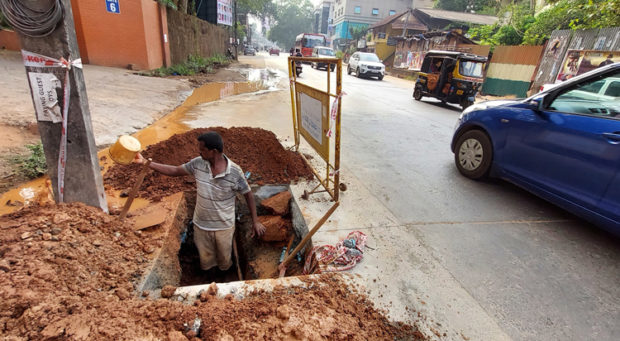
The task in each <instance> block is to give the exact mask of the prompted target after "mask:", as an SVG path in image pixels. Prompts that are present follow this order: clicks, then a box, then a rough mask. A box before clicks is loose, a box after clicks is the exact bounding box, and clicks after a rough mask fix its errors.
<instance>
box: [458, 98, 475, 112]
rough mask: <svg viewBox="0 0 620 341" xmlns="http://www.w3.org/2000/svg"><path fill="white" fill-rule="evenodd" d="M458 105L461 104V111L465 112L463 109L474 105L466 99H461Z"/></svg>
mask: <svg viewBox="0 0 620 341" xmlns="http://www.w3.org/2000/svg"><path fill="white" fill-rule="evenodd" d="M460 104H461V108H463V110H465V109H467V107H469V106H470V105H472V104H474V102H472V101H470V100H468V99H466V98H463V99H461V103H460Z"/></svg>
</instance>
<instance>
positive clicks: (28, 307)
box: [0, 204, 421, 340]
mask: <svg viewBox="0 0 620 341" xmlns="http://www.w3.org/2000/svg"><path fill="white" fill-rule="evenodd" d="M161 241H162V239H161V236H158V235H157V234H156V233H154V234H148V233H138V234H136V233H134V232H133V231H132V230H131V228H130V227H129V226H128V225H126V224H124V223H121V222H119V221H118V220H117V219H116V218H113V217H110V216H108V215H106V214H105V213H103V212H101V211H100V210H98V209H95V208H91V207H87V206H84V205H81V204H70V205H58V206H43V207H28V208H25V209H23V210H21V211H19V212H16V213H12V214H10V215H5V216H2V217H0V257H1V258H0V335H2V336H3V337H5V338H8V339H13V338H15V339H32V340H48V339H54V340H56V339H72V340H121V339H123V340H127V339H128V340H135V339H149V340H151V339H159V340H166V339H174V340H188V339H190V340H233V339H234V340H255V339H263V338H266V339H312V340H314V339H330V340H331V339H343V340H345V339H346V340H394V339H405V340H415V339H419V338H420V336H421V334H419V332H418V331H417V330H415V328H413V327H411V326H409V325H403V324H393V323H390V322H389V321H388V320H387V319H386V318H385V316H384V315H383V314H382V313H381V312H380V311H378V310H377V309H375V308H374V307H373V305H372V303H371V302H370V301H369V300H368V299H367V298H366V297H365V296H364V295H363V294H360V293H357V292H356V291H355V290H353V289H351V288H350V287H348V286H347V285H346V284H344V282H342V281H341V280H340V279H339V277H338V276H327V277H323V278H322V279H321V280H309V279H306V280H307V281H308V282H309V285H308V287H309V288H308V289H303V288H276V289H275V290H274V291H273V292H259V293H255V294H251V295H250V296H248V297H246V298H245V299H243V300H241V301H236V300H234V299H233V298H232V297H227V298H226V299H219V298H216V296H213V295H202V296H204V297H201V299H200V300H197V301H196V302H195V303H194V305H183V304H181V303H179V302H177V301H175V300H164V299H159V300H151V299H149V298H148V297H147V298H146V299H144V298H140V297H137V295H136V293H135V292H134V283H135V282H136V281H138V278H140V276H141V275H142V272H143V271H144V268H145V267H146V265H147V264H148V263H149V262H150V261H151V260H150V259H149V255H150V254H151V252H152V251H153V248H154V247H161V245H160V244H161ZM196 318H199V319H200V320H201V325H200V329H199V334H198V337H196V335H195V334H194V333H193V332H192V331H191V330H189V329H188V328H187V327H185V326H192V325H193V323H194V321H195V319H196Z"/></svg>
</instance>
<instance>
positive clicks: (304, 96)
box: [288, 57, 346, 202]
mask: <svg viewBox="0 0 620 341" xmlns="http://www.w3.org/2000/svg"><path fill="white" fill-rule="evenodd" d="M296 61H300V62H311V63H312V62H314V63H321V64H325V65H326V69H327V72H326V75H327V77H326V79H327V91H323V90H319V89H317V88H314V87H311V86H309V85H307V84H304V83H301V82H299V81H298V77H297V74H296V72H295V62H296ZM334 64H335V65H336V92H335V93H332V91H331V90H330V85H331V84H330V81H331V80H330V78H331V73H332V72H331V71H330V70H331V66H332V65H334ZM317 65H318V64H317ZM288 74H289V79H290V89H291V112H292V115H293V130H294V136H295V150H296V151H299V144H300V142H301V137H303V138H304V140H306V142H308V144H309V145H310V146H311V147H312V148H313V149H314V150H315V151H316V152H317V154H319V155H320V156H321V158H322V159H323V160H324V161H325V168H326V173H325V176H324V177H323V176H321V175H320V171H319V170H316V169H314V167H312V165H311V164H310V162H308V160H307V159H306V158H305V156H304V155H303V154H302V153H299V155H301V157H302V158H303V159H304V161H306V163H307V164H308V165H309V166H310V168H311V169H312V172H313V173H314V175H315V176H316V178H317V179H318V180H319V185H317V186H316V187H315V188H314V189H313V190H312V191H310V192H305V193H304V196H305V197H306V198H307V197H308V195H310V194H312V193H318V192H327V193H328V194H329V195H330V196H331V197H332V199H333V200H334V201H336V202H338V198H339V195H340V191H341V190H342V191H344V190H346V186H345V185H344V183H343V184H341V183H340V116H341V107H342V101H341V98H342V95H343V92H342V60H341V59H339V58H309V57H288ZM332 98H333V102H332V101H331V99H332ZM330 102H331V107H330ZM331 136H334V159H333V164H332V163H330V156H331V155H330V150H331V148H330V140H331ZM320 186H323V188H324V190H323V191H317V189H318V188H319V187H320Z"/></svg>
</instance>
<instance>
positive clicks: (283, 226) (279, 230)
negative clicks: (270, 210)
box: [258, 215, 292, 242]
mask: <svg viewBox="0 0 620 341" xmlns="http://www.w3.org/2000/svg"><path fill="white" fill-rule="evenodd" d="M258 221H259V222H260V223H261V224H263V226H265V233H264V234H263V235H262V236H261V240H262V241H265V242H281V241H285V240H288V238H289V235H290V234H291V229H292V223H291V221H290V219H285V218H282V217H280V216H277V215H262V216H259V217H258Z"/></svg>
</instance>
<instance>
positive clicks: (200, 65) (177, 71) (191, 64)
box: [144, 54, 230, 77]
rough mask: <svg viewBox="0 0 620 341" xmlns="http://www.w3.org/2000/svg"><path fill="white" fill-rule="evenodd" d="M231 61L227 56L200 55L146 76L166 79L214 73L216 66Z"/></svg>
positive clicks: (156, 70)
mask: <svg viewBox="0 0 620 341" xmlns="http://www.w3.org/2000/svg"><path fill="white" fill-rule="evenodd" d="M229 63H230V61H229V60H228V58H226V56H223V55H220V54H217V55H214V56H211V57H202V56H198V55H192V56H189V58H188V59H187V61H186V62H184V63H182V64H176V65H173V66H171V67H160V68H159V69H155V70H153V71H151V72H149V73H146V74H144V75H146V76H155V77H165V76H173V75H174V76H191V75H195V74H197V73H212V72H213V69H214V67H215V66H219V65H227V64H229Z"/></svg>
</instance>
